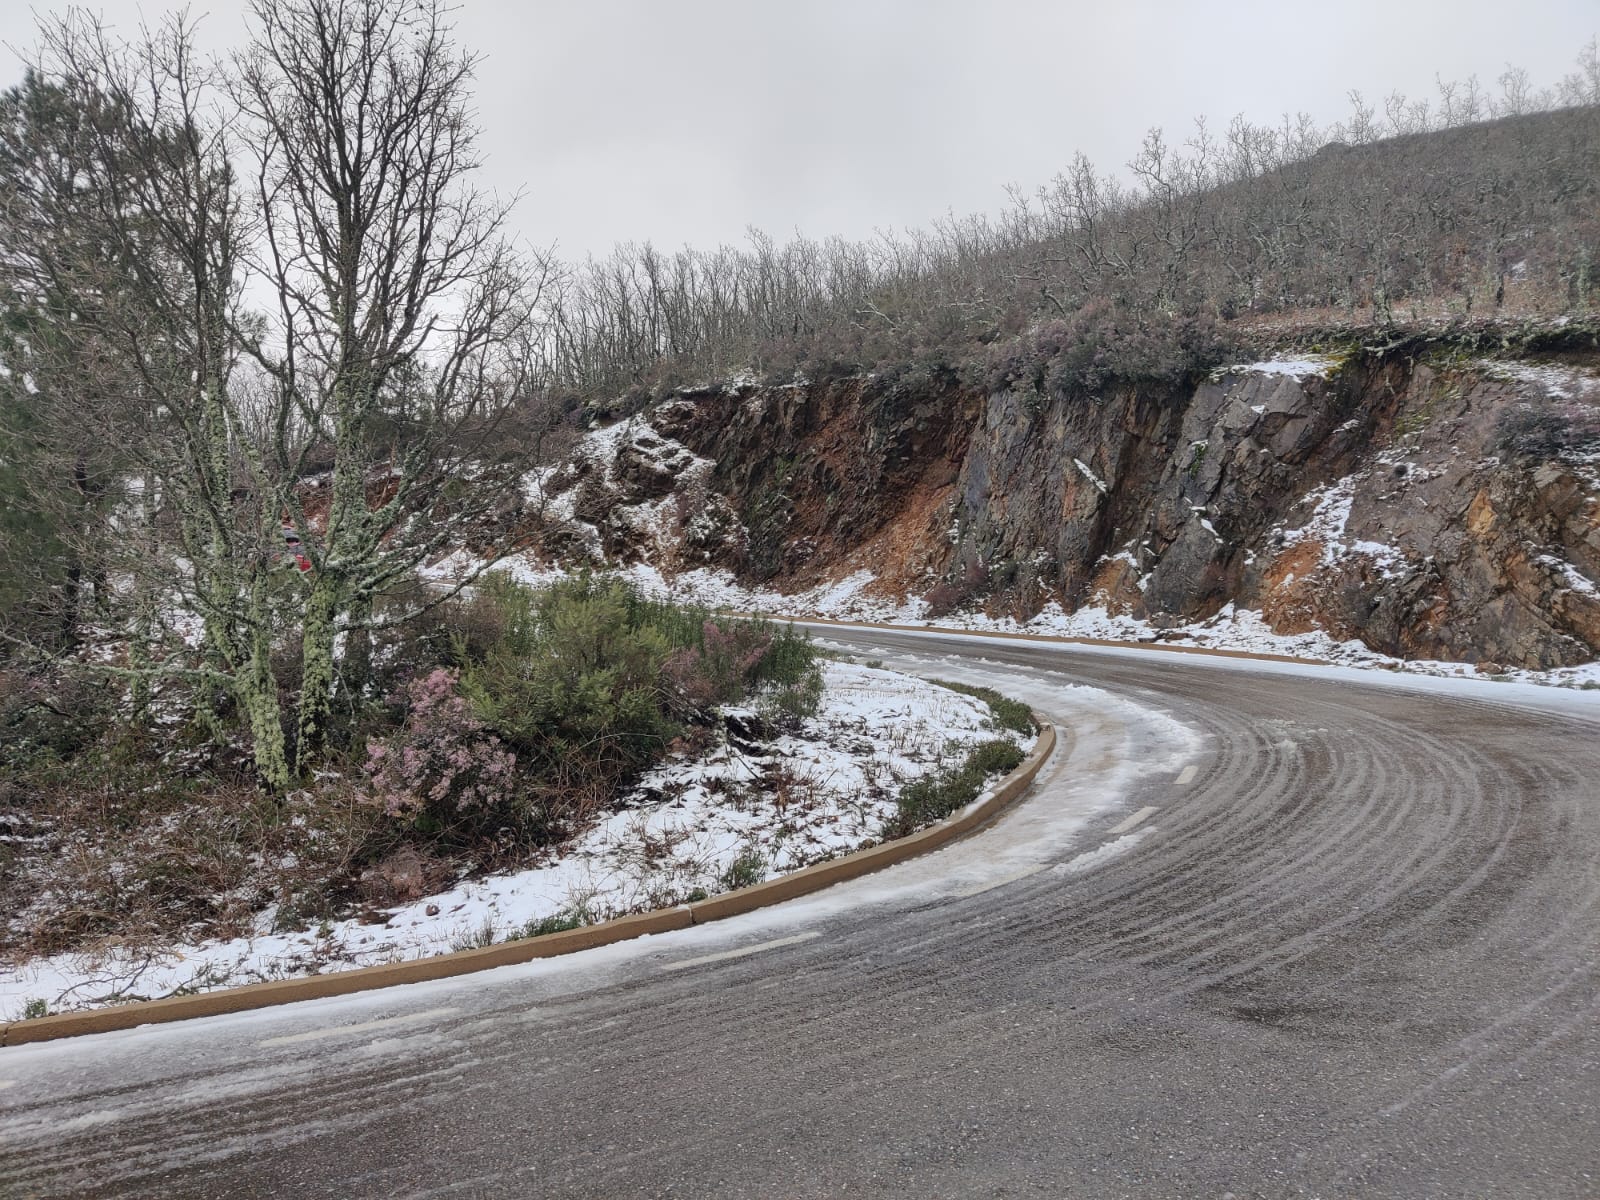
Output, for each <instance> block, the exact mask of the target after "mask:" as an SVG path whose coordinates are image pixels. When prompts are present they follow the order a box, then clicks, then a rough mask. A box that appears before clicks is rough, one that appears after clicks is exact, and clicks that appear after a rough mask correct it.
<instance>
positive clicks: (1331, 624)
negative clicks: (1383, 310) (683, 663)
mask: <svg viewBox="0 0 1600 1200" xmlns="http://www.w3.org/2000/svg"><path fill="white" fill-rule="evenodd" d="M1597 362H1600V357H1597V356H1595V355H1594V354H1593V353H1592V352H1590V353H1588V354H1586V355H1582V354H1580V355H1569V356H1567V357H1566V358H1565V359H1562V360H1560V361H1555V360H1551V361H1547V362H1541V363H1531V362H1528V361H1511V360H1507V361H1484V360H1479V359H1472V358H1469V357H1466V356H1462V355H1455V356H1446V355H1443V354H1437V353H1436V354H1434V355H1433V356H1432V357H1418V356H1416V355H1411V354H1389V355H1387V356H1385V355H1379V354H1371V353H1356V354H1353V355H1351V356H1349V357H1347V358H1321V359H1318V358H1310V359H1304V360H1299V361H1276V362H1270V363H1257V364H1250V365H1245V366H1238V367H1234V368H1232V369H1230V370H1227V371H1222V372H1218V373H1217V374H1215V375H1213V376H1212V377H1211V378H1210V379H1207V380H1206V381H1204V382H1201V383H1200V384H1198V385H1197V386H1190V387H1184V388H1166V387H1156V386H1132V385H1129V386H1121V387H1114V388H1111V389H1109V390H1107V391H1106V392H1104V393H1103V394H1100V395H1097V396H1093V397H1085V396H1075V397H1066V396H1059V395H1057V396H1049V397H1046V396H1041V395H1038V394H1036V393H1032V392H1027V393H1023V392H1011V391H1003V392H996V393H993V394H987V395H986V394H984V393H982V392H981V391H978V390H975V389H973V388H971V387H966V386H963V385H962V384H961V383H960V382H959V381H958V380H957V379H956V377H955V376H954V375H953V374H937V373H934V374H927V373H923V374H911V373H906V374H902V375H878V376H865V377H856V378H844V379H834V380H830V381H825V382H813V383H801V384H796V385H791V386H787V387H756V386H735V385H730V386H729V387H726V388H722V389H716V390H711V389H706V390H699V391H687V392H682V393H679V394H678V395H677V396H676V397H674V398H673V399H671V400H669V401H668V402H666V403H664V404H662V405H660V406H658V407H657V408H656V409H655V410H654V411H652V412H651V413H650V414H649V416H648V417H647V419H646V422H645V429H646V433H647V436H646V437H645V439H644V441H645V444H644V446H643V448H642V451H641V444H640V441H639V439H638V438H633V437H630V438H617V437H614V436H613V437H609V439H606V438H602V439H601V442H602V443H603V444H604V445H607V446H615V447H620V449H619V450H617V451H616V452H615V454H614V458H615V461H614V462H612V463H611V464H610V465H609V466H606V467H605V469H598V468H597V467H596V466H595V465H594V463H593V461H592V460H593V457H594V450H593V448H592V447H591V449H590V450H589V451H587V452H585V453H587V454H588V455H589V459H587V460H584V462H583V463H582V464H580V469H576V470H572V469H563V470H561V471H558V472H556V473H555V474H554V475H553V476H552V477H551V483H552V486H555V487H559V486H561V485H563V484H568V486H574V487H577V488H579V489H580V495H579V497H578V499H579V501H580V502H579V503H576V504H574V505H569V506H568V508H570V509H573V510H575V516H576V519H577V520H578V521H579V522H580V523H581V522H583V521H585V520H587V521H589V522H590V523H591V524H593V525H595V526H597V527H599V528H601V529H603V530H604V536H603V537H602V539H601V540H602V541H603V542H604V543H605V546H604V549H605V553H606V556H607V557H621V558H628V557H633V558H638V557H646V558H651V559H652V560H656V561H659V562H660V565H662V566H663V567H666V568H668V569H672V568H675V567H682V566H689V565H695V564H699V563H718V564H723V565H728V566H732V567H734V568H735V569H736V570H737V571H738V572H739V573H740V574H741V575H743V576H744V577H745V578H746V580H747V581H751V582H762V583H767V584H769V585H771V586H776V587H779V588H791V587H801V586H809V585H812V584H816V583H818V582H821V581H824V580H828V579H831V578H837V577H840V576H843V575H845V574H848V573H851V572H854V571H857V570H862V569H865V570H870V571H872V572H873V573H874V574H875V575H876V576H877V577H878V579H879V581H880V585H881V586H882V587H883V588H884V589H885V590H886V591H890V592H894V593H897V594H905V593H910V594H915V595H919V596H926V597H927V598H928V600H929V601H930V604H931V605H932V607H933V608H934V610H935V611H939V610H943V609H949V608H951V607H955V606H962V605H981V606H983V607H985V608H987V609H989V610H990V611H991V612H1009V613H1012V614H1013V615H1017V616H1020V617H1026V616H1028V615H1031V614H1032V613H1033V612H1035V611H1037V610H1038V609H1039V608H1040V607H1041V606H1042V605H1044V604H1046V603H1050V602H1055V603H1059V604H1060V605H1061V606H1062V607H1063V608H1066V609H1069V610H1070V609H1072V608H1075V607H1078V606H1080V605H1085V604H1093V605H1103V606H1105V607H1107V608H1109V609H1111V610H1113V611H1118V612H1126V613H1130V614H1132V615H1134V616H1137V617H1142V618H1145V619H1148V620H1150V621H1151V622H1152V623H1154V624H1156V625H1157V626H1160V625H1163V624H1169V623H1171V624H1176V623H1179V622H1183V621H1188V620H1193V619H1197V618H1205V617H1207V616H1210V615H1212V614H1214V613H1215V612H1217V611H1218V610H1219V609H1221V608H1222V607H1223V606H1225V605H1227V604H1230V603H1232V604H1236V605H1238V606H1239V607H1242V608H1250V609H1256V610H1259V611H1260V612H1261V613H1262V616H1263V618H1264V619H1265V620H1266V621H1267V622H1268V624H1270V625H1271V626H1272V627H1273V628H1274V629H1275V630H1277V631H1278V632H1281V633H1295V632H1303V631H1305V630H1308V629H1312V628H1321V629H1324V630H1326V631H1327V632H1329V633H1330V634H1332V635H1334V636H1336V637H1340V638H1358V639H1360V640H1361V641H1363V642H1365V643H1366V644H1367V645H1368V646H1370V647H1372V648H1373V649H1375V650H1380V651H1384V652H1387V653H1391V654H1396V655H1402V656H1406V657H1428V658H1448V659H1457V660H1463V661H1468V662H1480V663H1502V664H1506V665H1515V666H1524V667H1553V666H1561V665H1569V664H1572V663H1576V662H1581V661H1586V660H1588V659H1592V658H1594V657H1595V656H1596V654H1597V652H1600V589H1597V587H1596V585H1595V580H1596V579H1597V578H1600V371H1597V369H1596V367H1597ZM606 432H607V431H601V434H605V433H606ZM598 436H599V435H591V438H595V437H598ZM680 451H681V452H682V453H680ZM697 464H705V465H703V466H697ZM568 481H570V484H569V483H568ZM675 495H676V496H678V497H679V499H678V500H677V501H676V508H675V511H676V512H677V514H678V516H677V521H678V526H677V529H676V532H675V533H673V534H672V536H669V537H667V538H666V541H665V542H663V541H661V538H662V536H663V534H662V521H661V520H659V519H657V520H655V522H654V524H653V525H651V526H650V529H651V534H650V536H651V538H654V539H656V540H655V541H651V542H650V543H649V544H648V545H646V544H645V543H644V542H642V541H640V539H638V538H634V539H633V542H638V543H639V544H637V545H633V544H632V543H631V542H630V539H629V536H627V534H626V530H628V529H629V528H631V527H632V525H630V521H632V524H633V525H637V524H638V522H637V521H636V520H633V519H632V518H628V519H622V520H619V519H618V518H617V517H616V516H615V515H614V514H616V513H619V512H620V513H624V514H626V513H631V512H635V511H648V512H652V513H660V512H661V511H662V506H663V505H664V504H665V503H666V501H667V499H671V498H672V497H674V496H675ZM664 498H666V499H664ZM607 514H613V515H610V516H608V515H607ZM701 514H706V515H704V516H702V515H701ZM708 530H709V531H710V532H709V534H708ZM619 531H621V532H619ZM669 532H670V531H669ZM673 537H675V538H676V542H673V540H672V539H673ZM696 538H698V541H696V540H695V539H696ZM557 540H558V541H559V539H557ZM582 541H583V539H582V538H576V539H572V542H573V544H578V543H581V542H582ZM589 541H590V543H591V544H592V543H593V542H594V539H593V538H590V539H589ZM668 543H672V545H674V546H676V549H671V548H664V547H666V546H667V544H668Z"/></svg>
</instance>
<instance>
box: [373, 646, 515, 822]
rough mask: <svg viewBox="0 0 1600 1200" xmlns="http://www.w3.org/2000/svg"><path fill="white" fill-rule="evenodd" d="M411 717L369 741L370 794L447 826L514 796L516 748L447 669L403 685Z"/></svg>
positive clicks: (397, 811)
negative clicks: (505, 741)
mask: <svg viewBox="0 0 1600 1200" xmlns="http://www.w3.org/2000/svg"><path fill="white" fill-rule="evenodd" d="M401 698H402V699H403V700H404V702H405V705H406V719H405V724H404V725H402V726H401V728H400V730H399V731H398V732H396V733H394V734H393V735H391V736H390V737H388V738H387V739H385V740H383V741H376V742H373V743H371V744H370V745H369V746H368V748H367V761H366V775H367V799H368V800H369V801H370V802H371V803H374V804H377V805H380V806H382V808H383V810H384V811H385V812H386V813H388V814H389V815H390V816H394V817H415V816H417V815H419V814H421V813H424V812H427V813H431V814H432V815H433V816H434V817H436V818H438V819H439V821H440V822H441V823H443V824H444V825H447V826H448V825H453V824H458V823H459V822H460V820H461V819H462V818H463V817H469V816H470V815H472V814H478V813H485V812H487V811H489V810H491V809H494V808H497V807H499V806H500V805H501V804H502V803H503V802H505V801H506V800H508V799H509V797H510V791H511V788H512V786H513V783H514V780H515V768H516V765H517V759H516V755H514V754H512V753H511V751H509V750H507V749H505V747H504V746H503V744H502V743H501V741H500V739H499V738H498V737H496V736H495V735H494V734H492V733H490V732H489V731H488V728H487V727H486V726H485V725H484V723H483V722H482V721H480V720H479V719H478V718H477V717H476V716H475V715H474V714H473V711H472V706H471V705H470V704H469V703H468V702H467V700H466V698H465V697H464V696H462V695H461V694H460V693H459V692H457V691H456V673H455V672H454V671H446V670H443V669H440V670H436V671H434V672H432V673H431V674H429V675H427V676H425V677H423V678H421V679H415V680H412V681H411V682H410V683H409V684H407V685H406V686H405V688H404V689H402V693H401Z"/></svg>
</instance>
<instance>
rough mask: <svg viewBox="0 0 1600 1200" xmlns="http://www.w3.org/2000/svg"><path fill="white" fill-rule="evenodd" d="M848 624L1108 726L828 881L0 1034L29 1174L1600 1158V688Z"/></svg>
mask: <svg viewBox="0 0 1600 1200" xmlns="http://www.w3.org/2000/svg"><path fill="white" fill-rule="evenodd" d="M829 636H830V637H831V638H839V637H841V636H843V635H840V634H837V633H830V634H829ZM857 642H858V644H859V645H861V646H865V647H872V649H870V650H869V651H868V652H867V653H869V654H870V655H872V656H874V657H884V658H886V659H888V660H890V665H895V663H896V662H900V663H905V664H907V665H908V666H910V667H912V668H914V669H917V670H920V671H923V672H925V673H931V674H941V675H946V676H951V675H958V676H960V677H963V678H968V679H972V680H978V679H982V680H984V681H987V682H992V683H993V684H994V685H995V686H998V687H1001V688H1003V689H1004V690H1006V691H1008V692H1010V693H1011V694H1013V695H1017V696H1020V697H1021V698H1024V699H1026V700H1028V701H1029V702H1030V703H1032V704H1033V705H1034V706H1035V707H1036V708H1037V709H1039V710H1040V711H1041V712H1043V713H1044V714H1045V715H1047V716H1049V717H1052V718H1054V719H1056V720H1057V721H1058V722H1059V723H1060V724H1061V725H1062V726H1063V727H1064V729H1065V730H1067V731H1070V732H1071V734H1072V735H1073V736H1072V737H1071V738H1068V739H1066V744H1064V745H1063V747H1062V749H1061V750H1060V751H1058V753H1057V755H1056V757H1055V759H1054V760H1053V761H1052V763H1051V764H1050V765H1049V766H1047V768H1046V770H1045V773H1044V774H1042V775H1041V777H1040V783H1039V785H1038V787H1037V788H1036V789H1035V792H1034V794H1033V795H1032V796H1031V797H1030V798H1029V799H1028V800H1026V801H1025V802H1023V803H1022V804H1021V805H1019V806H1018V807H1017V808H1015V809H1014V810H1012V812H1011V814H1010V815H1008V816H1007V817H1006V818H1004V819H1002V821H1000V822H999V823H998V824H997V825H995V826H993V827H991V828H990V829H989V830H987V831H985V832H982V833H980V834H978V835H976V836H974V837H973V838H970V839H967V840H965V841H963V842H961V843H958V844H957V845H955V846H953V847H951V848H949V849H947V850H944V851H940V852H939V853H937V854H934V855H932V856H930V857H928V858H925V859H922V860H919V861H917V862H913V863H908V864H905V865H903V866H902V867H897V868H894V869H892V870H890V871H888V872H884V873H882V874H880V875H877V876H873V877H871V878H869V879H864V880H858V881H855V882H853V883H851V884H846V885H842V886H841V887H838V888H835V889H831V890H830V891H828V892H826V893H823V894H821V895H820V896H818V897H816V898H813V899H811V900H806V901H799V902H796V903H793V904H790V905H784V906H781V907H779V908H777V909H773V910H769V911H767V912H764V913H759V914H751V915H749V916H747V917H741V918H737V919H735V920H733V921H729V922H725V923H721V924H719V925H714V926H707V927H702V928H697V929H693V930H686V931H683V932H680V933H674V934H669V935H666V936H663V937H657V938H651V939H644V940H642V941H639V942H634V943H630V944H627V945H622V946H616V947H609V948H606V949H603V950H599V951H593V952H589V953H587V954H584V955H579V956H575V957H573V958H571V959H566V960H558V961H552V962H545V963H537V964H529V965H528V966H525V967H516V968H507V969H504V970H501V971H497V972H491V973H488V974H484V975H480V976H473V977H468V978H465V979H459V980H452V981H444V982H440V983H437V984H428V985H421V986H418V987H414V988H404V989H393V990H390V991H386V992H382V993H375V994H371V995H368V996H364V997H352V998H346V999H342V1000H335V1001H324V1002H313V1003H308V1004H303V1005H297V1006H292V1007H291V1008H286V1009H278V1010H271V1011H268V1012H264V1013H260V1014H254V1015H243V1016H238V1017H227V1018H217V1019H213V1020H208V1021H200V1022H193V1023H189V1024H186V1025H183V1026H165V1027H156V1028H151V1029H146V1030H136V1031H129V1032H126V1033H120V1034H108V1035H102V1036H100V1037H95V1038H85V1039H79V1040H76V1041H72V1042H62V1043H54V1044H47V1045H43V1046H38V1047H17V1048H13V1049H8V1050H0V1195H4V1196H7V1197H13V1196H19V1197H20V1196H35V1195H41V1196H43V1195H50V1196H56V1195H62V1196H66V1195H71V1196H85V1197H94V1196H122V1195H139V1196H145V1195H148V1196H161V1197H173V1196H196V1197H200V1196H203V1197H233V1196H241V1197H242V1196H319V1197H322V1196H326V1197H339V1198H344V1197H366V1196H372V1197H391V1196H452V1197H453V1196H463V1197H477V1196H483V1197H522V1196H594V1197H627V1196H684V1197H701V1196H753V1197H755V1196H763V1197H764V1196H880V1195H892V1196H918V1197H922V1196H982V1197H1024V1196H1045V1197H1063V1196H1067V1197H1080V1196H1082V1197H1089V1196H1108V1197H1109V1196H1138V1197H1146V1196H1204V1197H1225V1196H1229V1195H1232V1196H1234V1197H1239V1198H1241V1200H1242V1198H1244V1197H1279V1196H1324V1197H1343V1196H1408V1197H1410V1196H1418V1197H1421V1196H1429V1197H1431V1196H1441V1197H1442V1196H1450V1197H1457V1196H1459V1197H1496V1198H1504V1197H1518V1196H1527V1197H1539V1198H1541V1200H1548V1198H1552V1197H1578V1196H1596V1195H1600V974H1597V961H1600V736H1597V735H1600V703H1596V702H1595V701H1594V697H1593V696H1589V695H1586V696H1577V697H1573V696H1561V697H1552V698H1551V699H1550V701H1549V703H1548V704H1540V703H1538V702H1535V703H1534V704H1533V705H1528V704H1524V703H1520V701H1521V700H1522V699H1523V693H1521V692H1519V691H1517V690H1515V689H1509V688H1506V689H1502V690H1501V691H1499V692H1497V691H1496V689H1495V687H1494V686H1493V685H1488V684H1484V685H1478V686H1476V687H1464V688H1462V689H1460V691H1459V693H1457V694H1437V693H1434V692H1429V691H1416V690H1412V689H1410V688H1408V687H1405V686H1395V684H1394V683H1393V681H1389V680H1386V679H1385V680H1376V681H1368V682H1359V681H1356V680H1354V679H1353V678H1352V676H1351V673H1340V672H1330V671H1316V670H1303V671H1298V672H1295V671H1284V670H1275V669H1266V668H1257V667H1255V666H1252V665H1249V664H1243V665H1241V664H1237V663H1230V664H1219V663H1217V662H1215V661H1214V660H1213V661H1208V660H1204V659H1194V658H1189V657H1180V656H1168V655H1155V654H1147V655H1109V654H1100V653H1089V652H1084V651H1076V650H1066V649H1060V648H1040V647H1035V646H1031V645H1026V644H1022V643H1009V644H1002V643H995V642H988V643H980V642H973V641H963V640H960V639H954V638H943V637H941V638H927V637H911V636H905V635H889V634H870V635H860V636H859V637H858V639H857ZM980 660H981V661H980ZM1511 701H1518V703H1512V702H1511Z"/></svg>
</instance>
